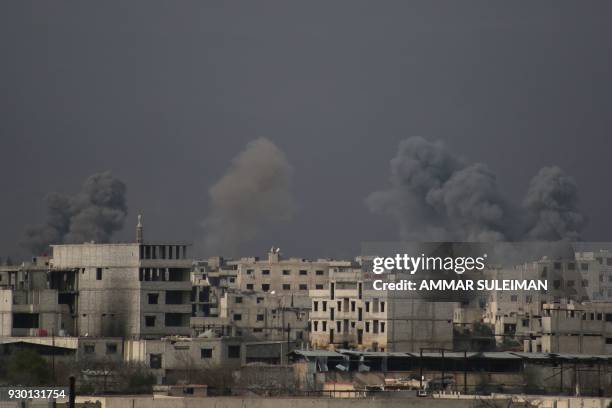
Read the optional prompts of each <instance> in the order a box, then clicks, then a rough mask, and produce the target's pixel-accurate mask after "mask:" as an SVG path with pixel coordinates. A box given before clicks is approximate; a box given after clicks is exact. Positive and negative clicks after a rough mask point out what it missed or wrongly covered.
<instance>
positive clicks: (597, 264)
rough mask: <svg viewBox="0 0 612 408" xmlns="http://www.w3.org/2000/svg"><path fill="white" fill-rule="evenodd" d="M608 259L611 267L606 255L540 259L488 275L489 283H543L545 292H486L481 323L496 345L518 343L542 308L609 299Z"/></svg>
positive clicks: (611, 269)
mask: <svg viewBox="0 0 612 408" xmlns="http://www.w3.org/2000/svg"><path fill="white" fill-rule="evenodd" d="M608 259H610V261H609V262H610V264H612V255H611V254H608V252H607V251H600V252H597V253H594V252H583V253H581V252H577V253H576V254H575V258H573V259H549V258H547V257H544V258H542V259H540V260H538V261H535V262H529V263H525V264H522V265H517V266H516V267H514V268H513V269H499V270H495V271H492V276H491V278H492V279H519V280H546V281H547V283H548V290H541V291H524V290H521V291H493V292H490V293H489V295H488V301H487V307H486V311H485V314H484V316H483V317H484V322H485V323H488V324H490V325H491V326H492V327H493V328H494V332H495V337H496V340H497V342H498V343H502V342H504V341H507V340H508V339H514V340H517V341H518V342H521V343H522V342H523V341H524V340H525V339H527V338H528V336H529V331H528V330H521V327H522V326H523V323H524V322H526V321H528V319H530V318H531V317H539V316H541V315H542V313H543V309H542V307H543V305H544V304H547V303H567V302H587V301H601V300H609V299H612V298H609V297H608V289H607V286H606V285H607V284H608V282H612V266H608V265H607V264H608ZM608 270H609V271H608ZM610 285H612V283H610ZM611 288H612V286H611ZM610 294H611V295H612V292H610ZM531 324H532V323H530V325H531Z"/></svg>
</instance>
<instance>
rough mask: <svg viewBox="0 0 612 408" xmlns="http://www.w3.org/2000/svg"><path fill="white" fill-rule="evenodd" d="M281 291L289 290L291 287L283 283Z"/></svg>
mask: <svg viewBox="0 0 612 408" xmlns="http://www.w3.org/2000/svg"><path fill="white" fill-rule="evenodd" d="M283 290H291V285H290V284H288V283H283Z"/></svg>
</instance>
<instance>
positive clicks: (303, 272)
mask: <svg viewBox="0 0 612 408" xmlns="http://www.w3.org/2000/svg"><path fill="white" fill-rule="evenodd" d="M300 275H302V276H306V275H308V271H307V270H305V269H300Z"/></svg>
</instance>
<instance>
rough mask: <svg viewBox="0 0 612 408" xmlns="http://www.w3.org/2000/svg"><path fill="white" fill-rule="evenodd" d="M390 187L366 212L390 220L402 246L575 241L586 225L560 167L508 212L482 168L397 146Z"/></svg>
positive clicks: (430, 149)
mask: <svg viewBox="0 0 612 408" xmlns="http://www.w3.org/2000/svg"><path fill="white" fill-rule="evenodd" d="M390 182H391V187H390V188H389V189H387V190H384V191H379V192H375V193H372V194H370V196H369V197H368V198H367V199H366V204H367V206H368V207H369V208H370V210H371V211H372V212H374V213H379V214H387V215H391V216H392V217H394V218H395V219H396V220H397V221H398V224H399V228H400V238H401V239H403V240H407V241H477V242H485V241H505V240H521V239H531V240H560V239H568V240H576V239H579V238H580V232H581V230H582V228H583V227H584V224H585V219H584V216H582V215H581V214H580V213H579V212H578V210H577V207H576V203H577V191H576V185H575V183H574V182H573V181H572V179H571V178H569V177H567V176H565V175H564V174H563V172H562V171H561V170H560V169H559V168H558V167H545V168H543V169H542V170H540V172H539V173H538V174H537V175H536V176H535V177H534V178H533V180H532V181H531V183H530V185H529V189H528V192H527V196H526V198H525V200H524V202H523V203H522V206H514V205H513V204H512V203H511V202H509V200H507V199H506V198H505V197H504V195H503V194H502V192H501V191H500V189H499V187H498V185H497V181H496V177H495V174H493V172H492V171H491V170H490V169H488V168H487V166H486V165H484V164H481V163H476V164H471V163H468V162H467V161H466V160H464V159H463V158H460V157H458V156H456V155H454V154H452V153H450V152H449V150H448V149H447V148H446V146H445V145H444V144H443V143H441V142H431V141H428V140H426V139H424V138H422V137H411V138H409V139H406V140H404V141H402V142H401V143H400V146H399V150H398V153H397V155H396V156H395V157H394V158H393V159H392V160H391V178H390Z"/></svg>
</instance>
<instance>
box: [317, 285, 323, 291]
mask: <svg viewBox="0 0 612 408" xmlns="http://www.w3.org/2000/svg"><path fill="white" fill-rule="evenodd" d="M315 288H316V289H319V290H320V289H323V285H315Z"/></svg>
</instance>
